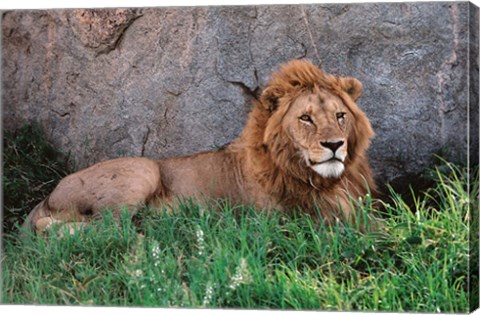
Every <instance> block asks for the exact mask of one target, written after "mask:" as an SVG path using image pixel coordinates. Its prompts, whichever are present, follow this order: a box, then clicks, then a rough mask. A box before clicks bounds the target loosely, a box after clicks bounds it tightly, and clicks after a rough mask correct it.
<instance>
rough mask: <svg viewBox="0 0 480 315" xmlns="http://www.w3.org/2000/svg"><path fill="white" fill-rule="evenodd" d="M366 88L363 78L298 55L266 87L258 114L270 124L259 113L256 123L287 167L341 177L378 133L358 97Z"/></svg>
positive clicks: (301, 174) (273, 155) (300, 173)
mask: <svg viewBox="0 0 480 315" xmlns="http://www.w3.org/2000/svg"><path fill="white" fill-rule="evenodd" d="M361 94H362V84H361V83H360V81H358V80H357V79H355V78H351V77H336V76H333V75H329V74H326V73H324V72H322V71H321V70H320V69H319V68H317V67H315V66H314V65H313V64H311V63H309V62H307V61H300V60H297V61H293V62H290V63H288V64H286V65H284V66H283V67H282V68H281V69H280V71H279V72H277V73H275V74H274V75H273V76H272V78H271V80H270V82H269V83H268V85H267V86H266V88H265V89H264V90H263V92H262V94H261V97H260V100H259V110H260V111H259V113H262V114H261V115H263V116H260V114H255V115H257V116H258V117H263V119H264V120H263V122H262V123H263V124H265V128H264V129H259V128H258V126H260V125H261V124H262V123H260V121H261V120H260V118H258V117H257V116H255V115H254V117H255V119H253V120H252V129H254V130H261V132H262V133H263V139H262V143H263V146H264V148H266V149H267V152H268V155H269V158H270V160H271V161H272V162H273V163H274V164H275V165H276V166H277V167H278V168H279V169H281V170H282V171H283V172H284V173H286V174H289V175H290V176H293V177H296V178H299V179H300V180H302V181H304V182H305V181H311V180H313V181H317V183H318V182H322V180H321V179H322V178H323V179H333V180H335V179H337V178H339V177H341V176H342V175H343V174H344V173H345V171H346V169H347V168H349V167H351V166H352V164H354V163H355V161H359V159H358V158H359V157H363V156H364V153H365V151H366V149H367V148H368V145H369V142H370V138H371V137H372V136H373V130H372V128H371V125H370V122H369V121H368V118H367V117H366V115H365V114H364V113H363V112H362V111H361V110H360V108H359V107H358V106H357V105H356V103H355V102H356V101H357V100H358V99H359V98H360V96H361ZM262 110H263V111H262ZM252 136H256V134H254V133H252ZM360 160H361V159H360ZM315 174H316V175H318V176H314V175H315ZM328 182H329V181H327V182H324V183H327V184H328Z"/></svg>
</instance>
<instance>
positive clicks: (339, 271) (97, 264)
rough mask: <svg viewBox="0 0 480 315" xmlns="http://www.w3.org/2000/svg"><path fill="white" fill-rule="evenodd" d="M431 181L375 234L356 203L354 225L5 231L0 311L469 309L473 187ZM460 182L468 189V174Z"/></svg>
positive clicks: (447, 176) (298, 218) (394, 208)
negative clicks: (39, 307)
mask: <svg viewBox="0 0 480 315" xmlns="http://www.w3.org/2000/svg"><path fill="white" fill-rule="evenodd" d="M432 176H433V177H434V179H435V180H436V183H437V185H436V187H433V188H432V189H431V190H429V191H428V192H427V193H426V194H421V195H419V196H416V197H415V198H414V200H415V203H414V205H407V204H406V203H405V201H404V199H403V198H402V196H400V195H398V194H396V193H395V192H394V191H392V192H391V200H390V201H389V202H388V203H385V206H384V209H383V211H382V213H376V215H377V216H380V217H381V218H382V219H381V220H377V221H375V222H380V221H381V222H380V226H378V227H376V228H373V227H372V228H370V226H369V225H367V224H365V222H366V221H365V220H370V219H369V217H371V216H372V214H374V212H375V211H374V210H373V209H372V206H371V204H372V200H370V199H369V198H367V199H366V200H364V206H363V207H360V208H359V209H358V213H357V218H358V220H357V223H356V224H357V226H354V225H351V224H342V223H336V224H333V225H330V226H324V225H322V223H321V222H320V223H318V222H317V223H316V222H315V221H314V220H312V219H311V218H310V217H309V216H307V215H302V214H300V213H299V214H297V215H292V216H286V215H283V214H282V213H278V212H274V213H270V214H267V213H262V212H258V211H255V209H252V208H248V207H239V206H237V207H232V206H229V205H228V204H227V203H226V202H219V205H218V206H219V207H220V208H221V209H220V210H218V209H217V210H210V209H203V208H202V207H200V206H199V205H197V204H195V203H193V202H191V201H189V200H186V201H185V202H184V203H183V204H182V205H181V206H179V207H177V208H175V209H172V211H171V212H170V213H167V212H165V211H154V209H144V210H143V211H141V212H140V213H139V214H138V215H136V216H135V217H134V220H133V221H131V220H130V219H129V216H128V215H127V214H125V215H124V216H122V218H121V220H120V223H119V224H118V223H117V222H116V221H115V220H114V219H113V218H112V216H111V214H109V213H108V212H107V213H105V215H104V217H103V218H102V220H99V221H98V222H96V223H95V224H93V225H90V226H87V227H85V228H83V229H80V230H78V231H77V232H76V233H75V234H74V235H69V234H68V233H62V229H61V227H58V228H54V229H53V230H52V231H50V232H48V233H46V234H45V235H43V236H36V235H27V236H25V237H24V238H23V239H21V240H20V239H19V238H18V236H17V234H16V233H15V232H11V233H8V234H7V235H5V238H4V243H3V250H4V252H3V255H2V282H3V287H2V290H1V293H2V297H1V302H2V303H9V304H31V303H35V304H68V305H70V304H73V305H115V306H160V307H195V308H202V307H205V308H254V309H302V310H343V311H348V310H361V311H376V310H379V311H397V312H398V311H417V312H455V313H459V312H468V311H469V310H470V307H471V306H474V305H476V304H478V275H475V274H474V272H473V271H476V270H478V250H477V251H472V250H473V249H475V247H472V248H471V247H470V245H471V244H470V243H469V236H470V232H471V231H470V229H469V225H470V223H471V218H472V216H473V217H477V216H478V212H477V210H478V184H474V185H471V186H470V187H469V186H468V185H467V179H466V176H467V171H466V169H463V168H460V167H457V166H455V165H453V164H449V163H444V164H443V165H442V166H441V167H440V168H437V169H436V170H435V171H433V172H432ZM470 176H471V178H470V180H471V182H472V183H478V169H476V170H475V172H472V173H471V174H470ZM473 211H475V213H473ZM369 222H371V221H369ZM477 224H478V223H477ZM359 226H363V228H361V229H359ZM476 228H478V225H477V226H476ZM477 244H478V241H477ZM477 248H478V246H477ZM469 264H470V268H471V269H469ZM469 270H471V271H472V272H471V274H470V272H469ZM475 297H476V298H477V300H476V301H475V299H474V298H475Z"/></svg>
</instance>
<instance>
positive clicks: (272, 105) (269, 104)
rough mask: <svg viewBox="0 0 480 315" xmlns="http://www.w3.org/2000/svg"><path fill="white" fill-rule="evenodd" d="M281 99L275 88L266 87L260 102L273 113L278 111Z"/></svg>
mask: <svg viewBox="0 0 480 315" xmlns="http://www.w3.org/2000/svg"><path fill="white" fill-rule="evenodd" d="M279 98H280V93H279V91H278V90H277V89H275V88H274V87H271V86H269V87H266V88H265V89H264V90H263V92H262V94H261V95H260V102H261V103H262V105H263V106H264V107H265V109H268V110H269V111H270V112H273V111H274V110H275V109H277V106H278V99H279Z"/></svg>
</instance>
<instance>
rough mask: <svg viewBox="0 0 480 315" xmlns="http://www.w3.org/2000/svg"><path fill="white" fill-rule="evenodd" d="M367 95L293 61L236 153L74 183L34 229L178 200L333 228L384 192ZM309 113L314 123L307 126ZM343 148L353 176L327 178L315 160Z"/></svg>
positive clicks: (86, 174) (133, 164)
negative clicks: (361, 103) (376, 176)
mask: <svg viewBox="0 0 480 315" xmlns="http://www.w3.org/2000/svg"><path fill="white" fill-rule="evenodd" d="M361 93H362V85H361V83H360V82H359V81H358V80H356V79H353V78H339V77H335V76H332V75H329V74H326V73H324V72H323V71H321V70H320V69H319V68H317V67H316V66H314V65H313V64H311V63H310V62H308V61H300V60H294V61H291V62H289V63H287V64H285V65H283V66H282V67H281V68H280V70H279V71H277V72H275V73H274V74H273V75H272V78H271V80H270V82H269V83H268V84H267V86H266V87H265V89H264V90H263V92H262V94H261V96H260V98H259V100H258V101H255V102H254V107H253V109H252V111H251V113H250V114H249V117H248V121H247V124H246V126H245V128H244V130H243V132H242V134H241V135H240V136H239V138H237V139H236V140H235V141H234V142H233V143H232V144H230V145H229V146H227V147H226V148H224V149H221V150H217V151H210V152H204V153H199V154H196V155H193V156H188V157H181V158H173V159H168V160H161V161H154V160H150V159H147V158H121V159H115V160H110V161H105V162H101V163H98V164H96V165H93V166H91V167H89V168H87V169H84V170H81V171H79V172H77V173H74V174H72V175H69V176H67V177H65V178H64V179H63V180H62V181H61V182H60V183H59V184H58V186H57V187H56V188H55V189H54V191H53V192H52V193H51V194H50V195H49V196H48V197H47V198H46V199H45V200H44V201H42V202H41V203H40V204H38V205H37V207H35V208H34V209H33V210H32V212H31V213H30V214H29V216H28V218H27V220H26V225H27V226H32V227H34V228H35V229H37V230H43V229H45V228H46V227H47V226H48V225H50V224H51V223H54V222H60V221H62V222H82V221H88V220H91V219H92V218H96V217H99V215H100V213H101V211H103V210H104V209H107V208H108V209H110V210H112V211H113V212H114V213H116V214H118V212H119V209H121V208H122V207H127V208H129V209H130V210H131V212H132V214H133V213H134V212H135V211H137V210H138V209H139V208H140V207H141V206H143V205H150V206H153V207H161V206H163V205H165V204H168V203H171V202H174V201H175V200H177V197H193V198H197V199H199V200H200V201H202V200H205V199H208V198H226V199H229V200H230V202H231V203H232V204H237V203H238V204H246V205H254V206H255V207H257V208H258V209H276V210H280V211H291V210H293V209H301V210H302V211H304V212H306V213H310V214H312V215H315V214H316V212H315V209H320V211H321V217H322V218H323V219H324V220H327V221H329V220H331V219H333V218H342V217H348V215H349V213H350V211H351V207H352V203H351V201H352V200H357V199H358V198H359V197H362V196H364V195H365V194H367V193H368V192H369V191H370V192H374V191H375V183H374V181H373V178H372V173H371V170H370V167H369V164H368V161H367V157H366V150H367V148H368V146H369V143H370V138H371V137H372V136H373V131H372V128H371V125H370V122H369V121H368V119H367V117H366V116H365V114H364V113H363V112H362V111H361V110H360V109H359V108H358V107H357V105H356V104H355V101H356V100H357V99H358V98H359V97H360V95H361ZM339 112H345V118H341V117H343V116H342V115H341V114H339ZM302 113H307V114H308V115H309V116H311V119H312V123H310V122H308V121H307V122H306V121H304V120H302V119H299V117H301V116H302ZM339 117H340V118H339ZM338 139H343V140H345V141H344V142H345V143H344V144H343V145H342V146H341V147H340V148H339V149H338V150H337V151H338V152H340V151H341V152H340V153H338V154H339V155H341V154H344V155H346V157H345V159H344V161H343V163H342V164H339V163H340V162H335V163H337V164H335V165H337V166H338V167H344V171H343V172H342V173H341V175H340V176H338V177H331V176H330V177H327V176H322V175H321V174H319V173H318V172H316V171H315V170H314V169H313V168H312V167H311V166H312V165H309V163H310V162H309V161H310V160H314V159H317V160H318V159H320V158H321V157H322V156H325V154H327V153H325V152H327V151H328V149H326V148H325V147H324V144H322V143H325V142H331V141H338ZM342 150H343V151H342ZM329 154H330V153H329ZM334 154H335V152H334ZM312 163H314V162H312ZM315 163H316V162H315ZM332 163H333V162H332Z"/></svg>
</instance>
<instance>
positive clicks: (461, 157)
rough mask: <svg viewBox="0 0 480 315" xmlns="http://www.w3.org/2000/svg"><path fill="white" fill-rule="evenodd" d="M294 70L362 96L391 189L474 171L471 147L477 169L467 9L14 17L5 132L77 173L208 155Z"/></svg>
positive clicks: (374, 149)
mask: <svg viewBox="0 0 480 315" xmlns="http://www.w3.org/2000/svg"><path fill="white" fill-rule="evenodd" d="M293 58H308V59H310V60H311V61H313V62H314V63H316V64H318V65H320V66H321V67H322V68H323V69H324V70H326V71H327V72H330V73H332V74H335V75H342V76H354V77H356V78H358V79H359V80H361V81H362V82H363V84H364V95H363V97H362V98H361V99H360V100H359V102H358V104H359V106H360V107H361V108H363V110H364V111H365V112H366V113H367V115H368V116H369V117H370V119H371V121H372V124H373V127H374V129H375V132H376V137H375V138H374V140H373V143H372V146H371V150H370V153H369V154H370V158H371V161H372V165H373V168H374V170H375V173H376V175H377V178H378V179H379V181H380V182H382V183H384V182H386V181H395V180H398V179H400V178H408V179H410V180H412V181H414V178H413V177H411V176H412V174H417V173H419V172H422V171H423V170H424V169H425V168H426V167H428V166H430V165H431V164H432V161H433V159H434V154H441V155H443V156H446V157H447V158H448V159H450V160H452V161H457V162H460V161H465V160H466V159H467V155H468V153H467V149H468V140H469V141H470V142H471V143H472V144H473V145H471V148H470V149H471V152H470V156H471V157H473V158H476V157H477V156H478V10H477V8H476V7H474V6H473V5H472V4H469V3H466V2H460V3H457V2H455V3H445V2H444V3H389V4H387V3H372V4H312V5H275V6H271V5H267V6H229V7H222V6H216V7H190V8H178V7H177V8H168V7H164V8H142V9H101V10H100V9H95V10H84V9H78V10H38V11H34V10H31V11H30V10H29V11H5V12H3V16H2V105H3V126H4V128H7V129H13V128H18V127H19V126H21V125H22V124H24V123H25V122H29V121H37V122H40V123H41V125H42V126H43V128H44V129H45V131H46V133H47V136H48V138H49V139H50V140H51V141H52V142H53V143H54V144H55V145H56V146H57V147H58V149H60V150H61V151H63V152H70V153H71V156H72V157H73V158H74V160H75V162H76V165H77V167H78V168H80V167H84V166H87V165H90V164H92V163H95V162H98V161H101V160H104V159H108V158H114V157H118V156H123V155H129V156H148V157H151V158H156V159H161V158H168V157H172V156H178V155H185V154H191V153H195V152H198V151H201V150H209V149H213V148H216V147H221V146H223V145H225V144H226V143H228V142H230V141H231V140H233V139H234V138H235V137H237V136H238V134H239V133H240V131H241V130H242V128H243V125H244V123H245V120H246V117H247V113H248V112H249V110H250V108H251V101H252V99H253V98H254V97H256V96H257V94H258V91H259V90H261V88H262V86H264V85H265V83H266V82H267V80H268V78H269V75H270V73H271V72H272V71H274V70H275V69H277V67H278V65H279V64H281V63H284V62H286V61H288V60H290V59H293ZM469 111H470V112H469ZM468 119H470V124H468V123H467V122H468ZM467 128H470V129H473V132H471V133H470V138H469V137H468V134H469V132H468V129H467ZM475 128H477V129H475Z"/></svg>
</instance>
